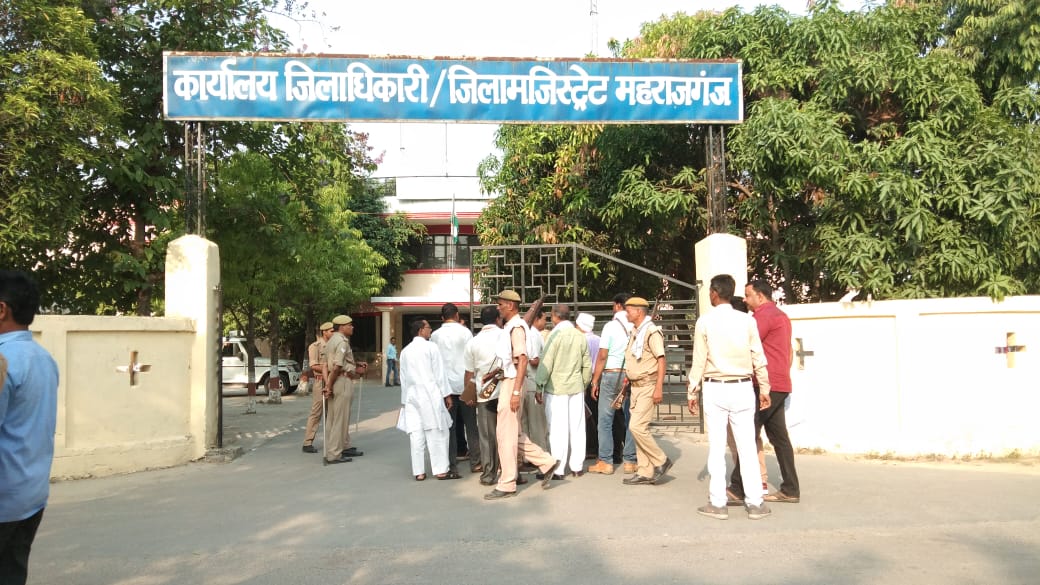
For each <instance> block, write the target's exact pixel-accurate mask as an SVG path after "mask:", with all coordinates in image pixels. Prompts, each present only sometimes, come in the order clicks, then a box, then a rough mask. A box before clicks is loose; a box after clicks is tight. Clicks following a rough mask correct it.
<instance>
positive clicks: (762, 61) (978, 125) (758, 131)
mask: <svg viewBox="0 0 1040 585" xmlns="http://www.w3.org/2000/svg"><path fill="white" fill-rule="evenodd" d="M991 4H992V3H986V2H975V1H972V0H966V1H964V2H947V3H940V2H892V3H889V4H886V5H883V6H878V7H876V8H871V9H867V10H863V11H859V12H843V11H841V10H840V9H839V8H838V7H837V6H836V3H834V2H817V3H815V5H814V8H813V9H812V10H811V11H810V14H808V15H806V16H797V15H792V14H789V13H787V12H785V11H784V10H782V9H780V8H778V7H760V8H758V9H756V10H755V11H753V12H750V13H744V12H742V11H741V10H739V9H736V8H733V9H729V10H726V11H723V12H702V13H698V14H693V15H686V14H676V15H674V16H671V17H667V18H662V19H661V20H660V21H658V22H654V23H650V24H647V25H645V26H644V27H643V30H642V34H641V36H640V37H639V38H638V39H635V40H633V41H630V42H628V43H626V44H625V45H624V46H623V47H622V48H621V49H620V52H621V56H623V57H627V58H677V59H720V58H735V59H740V60H741V61H742V62H743V69H744V101H745V104H746V113H745V122H744V123H743V124H740V125H736V126H733V127H731V128H729V129H728V130H727V142H726V146H727V166H726V168H727V175H728V176H727V182H728V184H729V187H730V196H729V197H728V199H727V208H728V216H729V226H730V227H729V229H730V231H731V232H732V233H735V234H737V235H740V236H743V237H745V238H746V239H747V241H748V246H749V255H750V263H751V271H752V273H753V274H756V275H760V276H765V277H767V278H769V279H770V280H771V281H772V282H773V283H774V284H775V285H777V286H778V287H781V288H782V289H783V290H784V292H785V295H786V297H787V299H788V301H791V302H797V301H809V300H834V299H836V298H837V297H839V296H841V295H843V294H844V293H845V292H846V291H847V290H849V289H859V290H862V291H863V292H864V293H870V294H872V295H873V296H874V297H875V298H907V297H934V296H962V295H990V296H993V297H998V298H999V297H1002V296H1004V295H1008V294H1022V293H1037V292H1040V221H1038V220H1040V199H1038V197H1037V195H1040V193H1038V190H1040V185H1038V184H1037V182H1036V181H1035V177H1036V176H1038V175H1037V173H1038V172H1040V157H1038V156H1037V155H1035V154H1033V153H1035V152H1037V150H1038V147H1040V144H1038V134H1037V120H1038V114H1040V97H1038V84H1037V79H1036V78H1037V72H1038V70H1040V56H1038V55H1040V51H1036V50H1035V43H1036V38H1037V37H1038V35H1036V34H1032V35H1031V36H1030V34H1029V31H1030V30H1031V29H1030V28H1029V26H1030V25H1029V24H1028V23H1023V22H1021V21H1020V17H1025V16H1029V15H1035V14H1037V12H1036V11H1037V5H1038V4H1040V3H1038V2H1034V1H1029V0H1023V1H1019V2H1011V3H1010V4H1011V5H1014V6H1013V7H1012V8H1009V9H1004V10H1001V9H997V8H990V5H991ZM1016 15H1017V16H1016ZM1028 22H1032V23H1035V22H1036V18H1032V19H1031V20H1029V21H1028ZM992 36H995V37H997V38H999V39H1002V40H1003V39H1008V40H1007V42H1006V43H996V44H992V43H988V42H987V39H989V38H991V37H992ZM1023 49H1027V50H1023ZM704 134H705V133H704V128H703V127H698V126H682V127H674V126H608V127H591V126H590V127H545V126H523V127H505V128H503V129H502V131H501V132H500V133H499V136H498V146H499V147H500V148H501V149H502V151H503V156H502V157H501V158H493V159H489V160H488V161H486V162H485V164H484V166H483V169H482V171H483V173H482V174H483V180H484V183H485V186H486V187H487V188H490V189H497V190H499V191H500V192H501V193H502V196H501V197H500V198H499V199H498V200H497V201H495V202H494V203H493V204H492V206H491V208H490V209H489V211H488V212H487V213H486V214H485V218H484V219H483V220H482V222H481V224H480V226H479V229H480V235H481V237H482V240H483V241H484V242H485V243H489V244H508V243H536V242H545V243H552V242H555V241H578V242H581V243H585V244H589V245H592V246H594V247H597V248H599V249H601V250H603V251H606V252H608V253H614V254H616V255H619V256H621V257H622V258H624V259H627V260H630V261H634V262H637V263H639V264H643V265H646V266H648V267H650V268H652V269H656V270H661V271H663V272H668V273H671V274H674V275H676V276H679V277H682V278H683V279H689V280H692V274H693V271H694V267H693V259H692V252H693V243H694V242H696V241H697V240H699V239H701V238H702V237H704V236H705V235H706V221H705V215H704V207H705V189H704V179H703V172H704V166H705V165H704V162H703V161H704V145H703V140H704V138H703V137H704ZM521 226H526V227H527V228H528V229H522V227H521ZM532 226H533V229H530V228H532ZM615 284H616V283H612V282H610V280H609V279H606V280H605V281H604V287H603V290H602V291H599V292H600V293H601V294H606V293H609V292H610V291H612V290H614V288H612V287H613V286H614V285H615Z"/></svg>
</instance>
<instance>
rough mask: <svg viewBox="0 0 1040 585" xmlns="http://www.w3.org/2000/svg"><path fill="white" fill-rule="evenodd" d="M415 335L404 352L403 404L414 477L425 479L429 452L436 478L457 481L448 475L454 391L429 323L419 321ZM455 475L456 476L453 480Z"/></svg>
mask: <svg viewBox="0 0 1040 585" xmlns="http://www.w3.org/2000/svg"><path fill="white" fill-rule="evenodd" d="M411 329H412V335H413V336H414V337H413V339H412V341H411V343H409V344H408V347H405V348H404V349H403V350H402V351H401V364H400V365H401V405H402V406H403V407H404V412H403V416H404V429H405V431H407V432H408V439H409V441H411V446H412V475H414V476H415V480H416V481H422V480H424V479H426V458H425V455H426V450H427V449H429V452H430V467H431V468H432V471H433V474H434V476H435V477H436V478H437V479H454V478H455V477H458V474H449V473H448V433H449V432H450V429H451V416H449V415H448V408H450V406H451V388H449V386H448V380H447V378H446V377H445V375H444V361H443V359H442V358H441V352H440V350H438V349H437V346H436V345H434V344H433V343H431V342H430V334H432V333H433V328H432V327H430V324H429V322H427V321H425V320H423V321H416V322H414V323H412V326H411ZM453 475H454V477H452V476H453Z"/></svg>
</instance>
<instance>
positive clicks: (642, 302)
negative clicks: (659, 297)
mask: <svg viewBox="0 0 1040 585" xmlns="http://www.w3.org/2000/svg"><path fill="white" fill-rule="evenodd" d="M625 306H626V307H646V308H650V303H648V302H646V299H644V298H643V297H632V298H630V299H628V300H627V301H625Z"/></svg>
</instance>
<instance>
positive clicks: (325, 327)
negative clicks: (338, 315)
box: [318, 321, 332, 331]
mask: <svg viewBox="0 0 1040 585" xmlns="http://www.w3.org/2000/svg"><path fill="white" fill-rule="evenodd" d="M329 329H332V322H331V321H326V322H324V323H322V324H321V327H318V331H328V330H329Z"/></svg>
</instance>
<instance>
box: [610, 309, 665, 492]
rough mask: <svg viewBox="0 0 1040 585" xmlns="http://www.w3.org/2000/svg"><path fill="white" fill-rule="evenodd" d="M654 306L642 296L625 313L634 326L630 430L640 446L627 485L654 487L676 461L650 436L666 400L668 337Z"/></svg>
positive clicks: (629, 355) (628, 367)
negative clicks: (656, 411) (654, 314)
mask: <svg viewBox="0 0 1040 585" xmlns="http://www.w3.org/2000/svg"><path fill="white" fill-rule="evenodd" d="M649 311H650V303H648V302H647V301H646V299H644V298H641V297H632V298H630V299H628V300H627V301H625V313H626V315H627V316H628V321H629V322H630V323H632V332H631V333H630V334H629V338H628V347H627V348H626V349H625V374H626V375H627V376H628V381H629V383H631V385H632V395H631V401H632V408H631V412H632V419H631V421H630V422H629V430H630V431H631V433H632V439H633V440H634V441H635V444H636V462H637V465H638V466H637V468H636V472H635V474H633V475H632V476H630V477H626V478H625V479H624V480H623V482H622V483H624V484H626V485H653V484H655V483H657V480H659V479H660V478H661V476H663V475H664V474H666V473H668V470H669V469H671V467H672V460H671V459H669V458H668V457H667V456H665V454H664V451H662V450H661V447H660V446H659V445H658V444H657V441H656V440H654V437H653V435H651V434H650V419H651V418H652V417H653V411H654V405H656V404H660V403H661V400H663V399H664V376H665V367H666V365H665V357H664V334H663V333H662V332H661V328H660V327H658V326H657V325H654V323H653V319H652V318H651V317H650V315H648V313H649Z"/></svg>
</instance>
